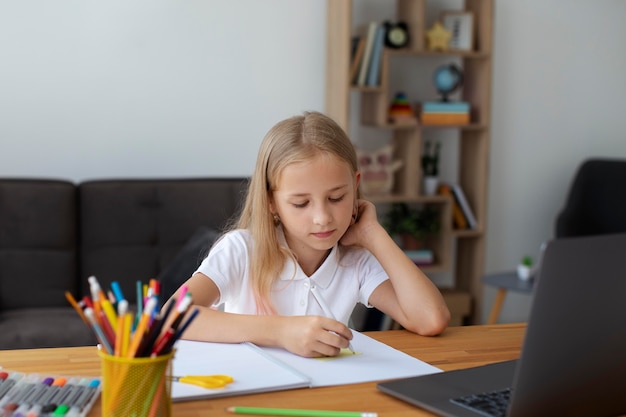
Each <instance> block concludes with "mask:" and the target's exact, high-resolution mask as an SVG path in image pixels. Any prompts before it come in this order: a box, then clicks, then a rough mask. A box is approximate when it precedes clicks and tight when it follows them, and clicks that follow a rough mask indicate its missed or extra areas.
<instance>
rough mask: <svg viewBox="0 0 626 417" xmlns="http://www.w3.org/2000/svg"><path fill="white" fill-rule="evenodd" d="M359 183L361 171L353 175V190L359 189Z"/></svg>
mask: <svg viewBox="0 0 626 417" xmlns="http://www.w3.org/2000/svg"><path fill="white" fill-rule="evenodd" d="M360 183H361V171H357V172H355V173H354V190H355V191H356V190H358V189H359V184H360Z"/></svg>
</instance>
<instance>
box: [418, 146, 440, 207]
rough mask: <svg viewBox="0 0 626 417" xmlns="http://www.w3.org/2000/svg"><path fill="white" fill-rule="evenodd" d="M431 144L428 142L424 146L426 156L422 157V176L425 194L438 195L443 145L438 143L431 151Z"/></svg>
mask: <svg viewBox="0 0 626 417" xmlns="http://www.w3.org/2000/svg"><path fill="white" fill-rule="evenodd" d="M431 146H432V144H431V142H430V141H427V142H426V144H425V145H424V154H423V155H422V175H423V176H424V177H423V187H422V189H423V193H424V194H425V195H434V194H436V193H437V186H438V185H439V151H440V149H441V144H440V143H439V142H437V143H436V144H435V146H434V148H433V149H432V150H431Z"/></svg>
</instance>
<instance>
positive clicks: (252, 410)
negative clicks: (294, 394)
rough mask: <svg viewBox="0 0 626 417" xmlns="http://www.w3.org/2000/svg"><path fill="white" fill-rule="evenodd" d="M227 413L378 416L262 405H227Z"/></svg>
mask: <svg viewBox="0 0 626 417" xmlns="http://www.w3.org/2000/svg"><path fill="white" fill-rule="evenodd" d="M226 411H228V412H229V413H234V414H256V415H261V416H293V417H378V414H377V413H372V412H361V411H331V410H296V409H289V408H263V407H228V408H227V409H226Z"/></svg>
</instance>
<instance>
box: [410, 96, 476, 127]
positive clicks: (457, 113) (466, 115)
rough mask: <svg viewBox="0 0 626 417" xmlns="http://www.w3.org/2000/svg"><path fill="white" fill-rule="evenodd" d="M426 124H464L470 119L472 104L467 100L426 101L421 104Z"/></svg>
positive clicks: (421, 112) (422, 115)
mask: <svg viewBox="0 0 626 417" xmlns="http://www.w3.org/2000/svg"><path fill="white" fill-rule="evenodd" d="M420 115H421V121H422V124H425V125H462V124H468V123H469V121H470V105H469V103H467V102H465V101H425V102H423V103H422V105H421V111H420Z"/></svg>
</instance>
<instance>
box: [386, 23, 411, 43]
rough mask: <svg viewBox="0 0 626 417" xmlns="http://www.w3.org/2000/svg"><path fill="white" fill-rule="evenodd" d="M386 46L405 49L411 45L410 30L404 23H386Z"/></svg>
mask: <svg viewBox="0 0 626 417" xmlns="http://www.w3.org/2000/svg"><path fill="white" fill-rule="evenodd" d="M384 26H385V46H387V47H389V48H395V49H398V48H404V47H405V46H407V45H408V44H409V28H408V26H407V24H406V23H404V22H396V23H391V22H385V23H384Z"/></svg>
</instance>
